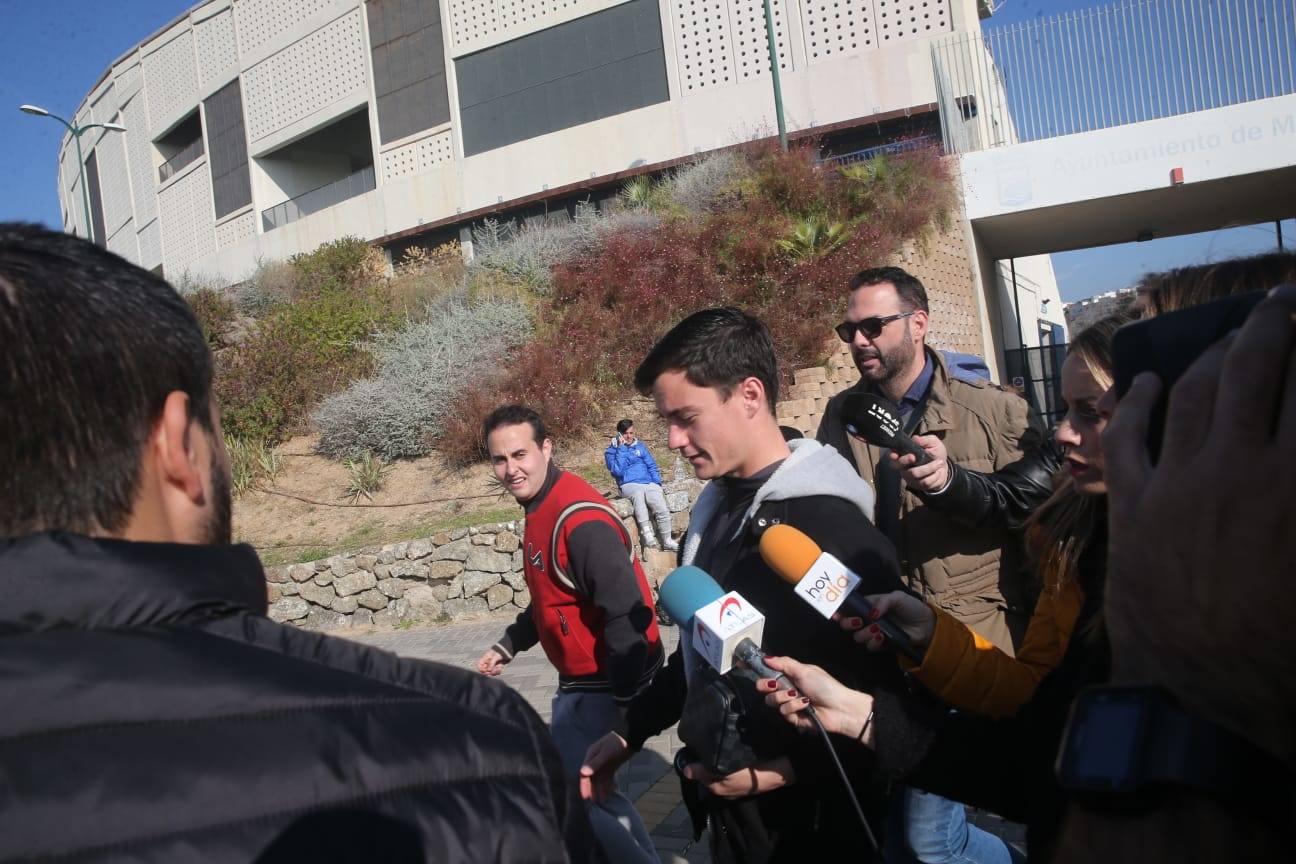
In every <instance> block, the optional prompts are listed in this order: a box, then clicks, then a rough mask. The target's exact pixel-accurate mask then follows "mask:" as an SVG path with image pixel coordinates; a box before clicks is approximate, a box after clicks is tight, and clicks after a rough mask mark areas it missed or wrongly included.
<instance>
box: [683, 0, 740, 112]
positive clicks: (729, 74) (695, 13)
mask: <svg viewBox="0 0 1296 864" xmlns="http://www.w3.org/2000/svg"><path fill="white" fill-rule="evenodd" d="M671 16H672V17H673V18H674V20H675V36H676V38H677V49H678V50H677V54H676V62H677V64H678V67H679V69H678V71H679V86H680V90H681V91H683V93H684V95H686V96H687V95H688V94H690V93H698V92H700V91H702V90H707V89H710V88H712V87H724V86H725V85H728V84H732V83H734V78H735V75H734V59H733V34H732V33H730V30H729V10H728V9H727V7H726V6H725V4H724V3H723V2H717V0H671Z"/></svg>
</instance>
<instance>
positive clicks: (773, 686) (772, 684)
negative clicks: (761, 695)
mask: <svg viewBox="0 0 1296 864" xmlns="http://www.w3.org/2000/svg"><path fill="white" fill-rule="evenodd" d="M765 689H766V690H777V689H778V682H777V681H766V682H765Z"/></svg>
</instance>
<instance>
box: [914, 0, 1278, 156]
mask: <svg viewBox="0 0 1296 864" xmlns="http://www.w3.org/2000/svg"><path fill="white" fill-rule="evenodd" d="M932 63H933V67H934V72H935V75H936V84H937V88H938V92H939V99H940V105H941V128H942V133H943V135H944V139H945V147H946V150H947V151H948V152H966V151H968V150H978V149H983V148H986V147H994V146H999V145H1002V144H1012V143H1020V142H1025V141H1036V140H1040V139H1044V138H1052V137H1056V136H1059V135H1070V134H1074V133H1077V132H1087V131H1091V130H1094V129H1103V128H1107V127H1111V126H1121V125H1124V124H1127V123H1138V122H1142V121H1145V120H1154V119H1157V118H1160V117H1171V116H1175V115H1179V114H1187V113H1190V112H1193V111H1203V110H1207V109H1211V108H1219V107H1223V106H1225V105H1235V104H1238V103H1242V102H1250V101H1254V100H1257V99H1265V98H1269V97H1273V96H1281V95H1285V94H1288V93H1293V92H1296V3H1293V0H1125V2H1121V3H1114V4H1111V5H1107V6H1096V7H1094V8H1092V9H1084V10H1080V11H1076V12H1068V13H1065V14H1062V15H1056V16H1053V17H1051V18H1041V19H1037V20H1035V21H1031V22H1028V23H1022V24H1014V25H1011V26H1008V27H999V28H987V29H985V30H984V31H983V32H982V33H980V34H972V35H965V36H957V37H952V38H949V39H945V40H941V41H939V42H937V43H935V44H934V45H933V46H932Z"/></svg>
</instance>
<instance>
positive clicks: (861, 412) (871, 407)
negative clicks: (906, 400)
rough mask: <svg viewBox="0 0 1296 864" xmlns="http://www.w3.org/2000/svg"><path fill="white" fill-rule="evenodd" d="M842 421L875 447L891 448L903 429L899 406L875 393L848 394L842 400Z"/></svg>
mask: <svg viewBox="0 0 1296 864" xmlns="http://www.w3.org/2000/svg"><path fill="white" fill-rule="evenodd" d="M841 410H842V419H843V420H844V421H846V423H847V424H849V425H851V426H853V427H855V430H856V431H857V432H858V434H859V435H860V436H862V437H863V438H864V440H865V441H867V442H869V443H870V444H872V445H873V446H875V447H892V446H894V444H895V439H896V433H898V432H899V431H900V429H901V428H902V427H903V421H902V420H901V418H900V406H899V405H896V404H895V403H894V402H892V401H891V400H889V399H884V398H883V397H881V396H879V395H877V394H876V393H850V394H848V395H847V396H846V398H845V399H843V400H842V409H841Z"/></svg>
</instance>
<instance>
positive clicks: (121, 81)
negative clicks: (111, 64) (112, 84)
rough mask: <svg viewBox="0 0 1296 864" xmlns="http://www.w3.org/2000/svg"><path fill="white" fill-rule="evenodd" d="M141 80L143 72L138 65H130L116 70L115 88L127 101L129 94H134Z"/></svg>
mask: <svg viewBox="0 0 1296 864" xmlns="http://www.w3.org/2000/svg"><path fill="white" fill-rule="evenodd" d="M143 80H144V79H143V72H142V71H141V69H140V64H138V63H132V64H131V65H129V66H123V67H122V68H120V69H118V70H117V84H116V86H117V89H118V90H119V91H121V94H122V96H123V97H124V98H127V99H129V98H130V96H131V94H132V93H134V92H135V88H137V87H139V86H140V84H141V83H142V82H143Z"/></svg>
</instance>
